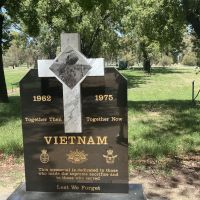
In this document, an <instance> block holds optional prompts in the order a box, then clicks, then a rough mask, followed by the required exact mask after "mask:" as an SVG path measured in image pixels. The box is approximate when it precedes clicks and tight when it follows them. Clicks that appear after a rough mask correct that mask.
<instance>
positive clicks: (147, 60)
mask: <svg viewBox="0 0 200 200" xmlns="http://www.w3.org/2000/svg"><path fill="white" fill-rule="evenodd" d="M0 10H1V14H0V29H1V31H0V32H1V34H0V40H1V49H0V54H1V59H0V88H1V93H0V101H7V100H8V98H7V93H6V84H5V78H4V72H3V61H2V53H3V49H6V48H7V47H9V45H10V44H12V43H10V41H11V39H12V34H10V29H9V27H10V25H13V24H17V25H18V27H19V28H20V31H21V32H22V33H24V35H25V36H26V37H27V38H28V39H27V40H24V41H25V42H24V44H25V46H26V48H29V47H30V49H31V51H32V52H34V53H33V54H34V57H35V59H37V57H38V56H41V55H44V56H45V57H47V58H54V57H55V56H56V52H57V50H58V47H59V36H60V33H61V32H79V33H80V34H81V47H82V52H83V53H84V54H85V55H86V56H88V57H97V56H104V57H106V58H107V59H109V57H113V56H114V57H118V56H119V54H120V52H122V51H129V52H134V54H135V55H134V56H133V57H136V56H137V57H138V59H139V60H142V61H143V66H144V70H146V71H148V72H149V71H150V67H151V61H152V60H155V59H156V57H158V56H162V55H167V56H168V55H169V54H171V55H176V54H177V52H180V51H182V48H183V47H184V46H183V37H184V33H185V32H186V31H187V29H188V30H189V32H190V33H192V32H193V31H194V32H195V34H196V37H195V38H197V39H196V40H193V41H194V44H195V51H196V52H199V49H200V48H199V44H200V42H199V39H200V1H199V0H180V1H177V0H160V1H157V0H121V1H118V0H107V1H101V0H84V1H82V0H1V2H0ZM3 21H4V23H3ZM186 28H187V29H186ZM27 41H28V42H27ZM2 44H3V45H2ZM2 47H3V49H2ZM12 48H14V46H13V45H12ZM30 49H29V50H30Z"/></svg>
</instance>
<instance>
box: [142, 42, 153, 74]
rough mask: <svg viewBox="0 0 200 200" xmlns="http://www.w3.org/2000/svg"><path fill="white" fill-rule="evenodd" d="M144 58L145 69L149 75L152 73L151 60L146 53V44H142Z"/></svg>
mask: <svg viewBox="0 0 200 200" xmlns="http://www.w3.org/2000/svg"><path fill="white" fill-rule="evenodd" d="M140 46H141V50H142V56H143V69H144V71H145V72H147V73H149V74H150V73H151V60H150V58H149V55H148V52H147V51H146V47H145V44H141V45H140Z"/></svg>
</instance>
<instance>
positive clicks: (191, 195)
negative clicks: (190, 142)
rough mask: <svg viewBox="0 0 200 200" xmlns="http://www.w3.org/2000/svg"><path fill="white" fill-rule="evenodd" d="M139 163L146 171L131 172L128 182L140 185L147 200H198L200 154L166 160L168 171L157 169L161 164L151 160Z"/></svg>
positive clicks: (199, 195)
mask: <svg viewBox="0 0 200 200" xmlns="http://www.w3.org/2000/svg"><path fill="white" fill-rule="evenodd" d="M140 162H141V163H142V164H143V167H144V166H146V169H145V170H144V169H142V170H139V169H138V170H136V169H134V170H131V172H130V181H131V182H134V183H141V184H143V187H144V193H145V195H146V197H147V198H148V199H152V200H156V199H159V200H161V199H163V200H164V199H165V200H198V199H200V154H196V155H188V156H186V157H183V158H181V157H180V158H178V157H175V158H173V159H168V160H167V161H166V162H167V165H168V169H169V171H166V168H165V171H162V170H160V169H158V168H159V167H161V166H162V164H163V163H159V162H158V161H156V162H155V161H153V160H151V159H149V160H145V161H142V160H140Z"/></svg>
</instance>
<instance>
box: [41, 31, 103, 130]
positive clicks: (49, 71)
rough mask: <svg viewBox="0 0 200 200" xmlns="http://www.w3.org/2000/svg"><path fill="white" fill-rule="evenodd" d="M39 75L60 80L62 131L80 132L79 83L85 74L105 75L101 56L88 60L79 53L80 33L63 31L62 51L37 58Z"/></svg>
mask: <svg viewBox="0 0 200 200" xmlns="http://www.w3.org/2000/svg"><path fill="white" fill-rule="evenodd" d="M38 76H39V77H56V78H57V79H58V80H59V81H60V82H61V83H62V85H63V104H64V105H63V108H64V125H65V133H81V132H82V114H81V91H80V84H81V82H82V81H83V80H84V79H85V78H86V76H104V59H103V58H95V59H87V58H86V57H85V56H84V55H83V54H81V53H80V35H79V34H78V33H62V34H61V53H60V54H59V55H58V56H57V57H56V58H55V59H54V60H38Z"/></svg>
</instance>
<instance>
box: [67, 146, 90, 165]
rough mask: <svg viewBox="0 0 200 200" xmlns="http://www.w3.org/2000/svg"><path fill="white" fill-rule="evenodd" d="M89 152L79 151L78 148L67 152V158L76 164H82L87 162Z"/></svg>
mask: <svg viewBox="0 0 200 200" xmlns="http://www.w3.org/2000/svg"><path fill="white" fill-rule="evenodd" d="M87 156H88V154H86V153H85V152H84V151H79V150H78V149H76V150H75V151H70V152H69V153H68V154H67V160H68V161H69V162H71V163H74V164H81V163H84V162H86V161H87V160H88V159H87Z"/></svg>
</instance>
